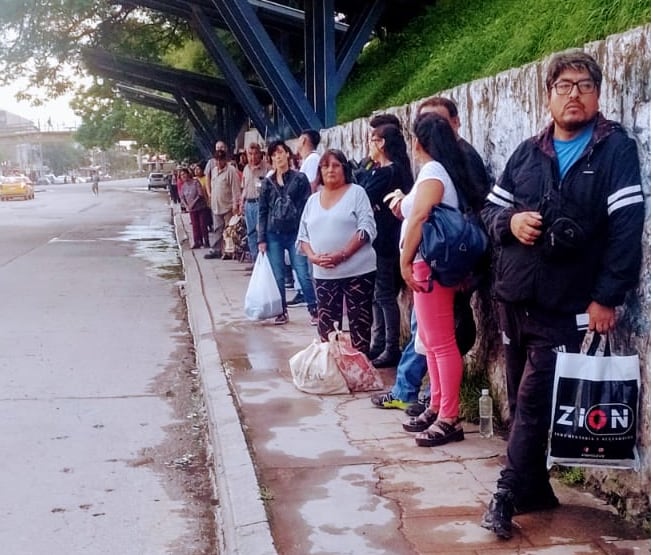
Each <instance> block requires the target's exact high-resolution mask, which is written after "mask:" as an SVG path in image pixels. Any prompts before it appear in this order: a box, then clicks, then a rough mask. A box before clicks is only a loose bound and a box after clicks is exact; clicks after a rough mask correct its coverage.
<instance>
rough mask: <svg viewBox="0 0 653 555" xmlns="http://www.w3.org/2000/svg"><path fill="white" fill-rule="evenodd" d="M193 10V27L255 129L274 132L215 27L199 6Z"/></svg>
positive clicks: (263, 134)
mask: <svg viewBox="0 0 653 555" xmlns="http://www.w3.org/2000/svg"><path fill="white" fill-rule="evenodd" d="M191 9H192V17H191V19H190V23H191V26H192V27H193V29H194V30H195V32H196V33H197V34H198V36H199V38H200V39H201V40H202V42H203V43H204V46H205V48H206V49H207V51H208V52H209V54H210V56H211V58H212V59H213V60H214V61H215V63H216V64H217V66H218V68H220V71H221V72H222V75H223V77H224V78H225V79H226V81H227V83H228V84H229V87H230V88H231V90H232V92H233V93H234V95H235V97H236V100H237V101H238V102H239V103H240V105H241V106H242V107H243V109H244V110H245V113H246V114H247V115H248V116H249V118H250V119H251V120H252V123H253V124H254V127H256V129H257V130H258V132H259V133H260V134H261V136H265V135H266V133H267V132H268V131H270V132H274V130H273V126H272V122H271V121H270V120H269V119H268V117H267V116H266V114H265V108H264V107H263V105H262V104H261V103H260V102H259V101H258V99H257V98H256V95H255V94H254V93H253V92H252V89H251V88H250V86H249V84H248V83H247V81H246V80H245V78H244V77H243V74H242V73H241V71H240V70H239V69H238V67H237V66H236V64H235V62H234V61H233V59H232V57H231V55H230V54H229V52H228V51H227V49H226V48H225V47H224V45H223V44H222V41H221V40H220V38H219V37H218V35H217V34H216V32H215V30H214V29H213V27H212V26H211V25H210V24H209V22H208V17H207V16H206V13H205V12H204V11H203V10H202V9H201V8H199V7H198V6H192V8H191Z"/></svg>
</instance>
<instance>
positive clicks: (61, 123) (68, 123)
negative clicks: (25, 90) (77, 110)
mask: <svg viewBox="0 0 653 555" xmlns="http://www.w3.org/2000/svg"><path fill="white" fill-rule="evenodd" d="M19 90H20V87H19V86H18V84H14V85H10V86H7V87H0V110H6V111H7V112H12V113H14V114H16V115H18V116H20V117H23V118H26V119H28V120H31V121H32V122H34V124H35V125H40V127H41V129H43V130H45V131H46V130H47V129H48V128H49V126H48V120H49V121H50V123H51V124H52V129H55V130H57V129H65V128H67V127H77V126H78V125H79V123H80V121H79V118H77V117H76V116H75V114H73V111H72V110H71V109H70V106H68V102H69V101H70V98H69V97H61V98H58V99H57V100H55V101H52V102H50V103H48V104H45V105H43V106H37V107H33V106H30V104H29V102H25V101H22V102H18V101H17V100H16V97H15V96H14V95H15V94H16V92H17V91H19Z"/></svg>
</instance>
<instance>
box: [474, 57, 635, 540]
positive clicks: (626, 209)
mask: <svg viewBox="0 0 653 555" xmlns="http://www.w3.org/2000/svg"><path fill="white" fill-rule="evenodd" d="M601 81H602V75H601V69H600V68H599V66H598V64H597V63H596V61H595V60H594V59H593V58H592V57H591V56H589V55H587V54H585V53H583V52H582V51H578V50H574V51H569V52H564V53H562V54H559V55H557V56H555V57H554V58H553V59H552V61H551V63H550V65H549V67H548V70H547V76H546V88H547V95H548V107H549V110H550V112H551V117H552V119H553V121H552V123H551V124H550V125H549V126H548V127H547V128H546V129H545V130H544V131H543V132H542V133H541V134H539V135H538V136H535V137H532V138H530V139H528V140H527V141H525V142H523V143H522V144H521V145H520V146H519V147H518V148H517V150H516V151H515V152H514V154H513V155H512V156H511V158H510V160H508V164H507V166H506V169H505V172H504V174H503V175H502V177H501V179H500V180H499V182H498V183H497V185H495V186H494V187H493V188H492V190H491V192H490V194H489V195H488V199H487V202H486V204H485V206H484V208H483V210H482V214H481V215H482V218H483V221H484V223H485V225H486V227H487V230H488V232H489V234H490V237H491V240H492V243H493V248H494V251H495V252H494V255H495V258H494V260H495V268H494V293H495V295H496V298H497V301H498V310H499V322H500V327H501V332H502V338H503V346H504V352H505V361H506V377H507V385H508V400H509V407H510V420H511V430H510V436H509V439H508V447H507V463H506V466H505V468H504V469H503V470H502V471H501V476H500V478H499V480H498V482H497V491H496V493H495V494H494V496H493V498H492V500H491V502H490V505H489V508H488V510H487V512H486V513H485V515H484V517H483V520H482V523H481V525H482V526H483V527H485V528H488V529H490V530H492V531H494V532H495V534H497V536H499V537H500V538H510V537H511V536H512V524H511V519H512V516H513V514H515V513H523V512H528V511H534V510H545V509H553V508H555V507H557V506H558V504H559V503H558V499H557V497H556V496H555V494H554V492H553V490H552V488H551V485H550V483H549V476H548V472H547V469H546V459H545V455H546V441H547V432H548V429H549V424H550V419H551V402H552V394H553V379H554V371H555V362H556V352H559V351H567V352H579V350H580V345H581V342H582V339H583V336H584V334H585V330H587V329H589V330H594V331H597V332H599V333H606V332H608V331H609V330H611V329H612V328H614V326H615V307H616V306H618V305H620V304H622V303H623V301H624V296H625V294H626V292H627V291H628V290H629V289H631V288H633V287H634V286H635V285H636V284H637V283H638V278H639V269H640V264H641V236H642V229H643V222H644V197H643V194H642V188H641V182H640V174H639V160H638V158H637V148H636V145H635V143H634V141H633V140H632V139H630V138H628V136H627V135H626V133H625V131H624V130H623V128H622V127H621V125H619V124H618V123H617V122H614V121H608V120H606V119H605V118H604V117H603V116H602V115H601V113H600V112H599V95H600V92H601Z"/></svg>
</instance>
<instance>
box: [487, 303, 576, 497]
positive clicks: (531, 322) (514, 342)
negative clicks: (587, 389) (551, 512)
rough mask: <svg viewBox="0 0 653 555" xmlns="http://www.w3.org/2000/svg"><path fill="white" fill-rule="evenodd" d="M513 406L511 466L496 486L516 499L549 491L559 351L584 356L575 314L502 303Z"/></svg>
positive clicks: (508, 380)
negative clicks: (548, 458) (549, 442)
mask: <svg viewBox="0 0 653 555" xmlns="http://www.w3.org/2000/svg"><path fill="white" fill-rule="evenodd" d="M499 326H500V329H501V332H502V335H503V348H504V353H505V359H506V381H507V386H508V403H509V407H510V421H511V427H510V436H509V438H508V448H507V463H506V467H505V468H504V469H503V470H502V471H501V477H500V478H499V480H498V482H497V486H498V487H499V488H504V489H509V490H511V491H512V492H513V493H514V494H515V496H516V498H517V499H519V498H520V497H521V496H527V495H531V494H533V495H536V494H537V492H541V491H543V489H545V488H548V487H549V473H548V471H547V469H546V444H547V435H548V430H549V425H550V422H551V404H552V396H553V378H554V373H555V363H556V352H559V351H566V352H570V353H578V352H580V346H581V342H582V340H583V337H584V336H585V331H579V330H578V326H577V324H576V315H575V314H552V313H550V312H548V311H542V310H538V309H533V308H529V307H526V306H524V305H518V304H508V303H503V304H499Z"/></svg>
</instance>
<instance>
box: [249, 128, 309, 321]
mask: <svg viewBox="0 0 653 555" xmlns="http://www.w3.org/2000/svg"><path fill="white" fill-rule="evenodd" d="M268 156H269V157H270V160H271V161H272V167H273V169H274V173H272V174H271V175H270V176H268V177H266V178H265V179H264V180H263V183H262V185H261V192H260V195H259V207H258V250H259V252H267V253H268V256H269V258H270V265H271V266H272V272H273V273H274V277H275V280H276V282H277V287H278V288H279V293H280V294H281V303H282V307H283V310H282V313H281V314H279V315H278V316H277V317H276V319H275V321H274V323H275V324H278V325H282V324H287V323H288V304H287V302H286V287H285V280H286V279H285V278H286V270H285V261H284V253H285V252H286V251H287V252H288V257H289V260H290V265H291V267H292V268H293V270H295V273H296V274H297V279H298V280H299V284H300V286H301V288H302V291H303V292H304V298H305V299H306V304H307V308H308V312H309V315H310V321H311V324H312V325H317V301H316V298H315V288H314V286H313V282H312V281H311V277H310V275H309V272H308V260H307V258H306V256H305V255H303V254H300V253H299V252H298V251H297V246H296V241H297V231H298V229H299V218H300V215H301V213H302V211H303V210H304V205H305V204H306V201H307V200H308V197H309V196H310V194H311V185H310V183H309V182H308V178H307V177H306V176H305V175H304V174H303V173H301V172H298V171H295V170H293V169H291V168H290V160H291V157H292V152H291V150H290V148H289V147H288V145H286V143H285V142H283V141H281V140H276V141H273V142H272V143H270V145H269V146H268Z"/></svg>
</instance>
